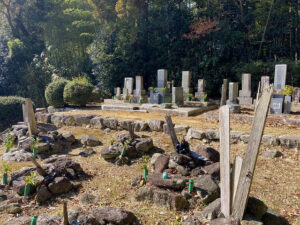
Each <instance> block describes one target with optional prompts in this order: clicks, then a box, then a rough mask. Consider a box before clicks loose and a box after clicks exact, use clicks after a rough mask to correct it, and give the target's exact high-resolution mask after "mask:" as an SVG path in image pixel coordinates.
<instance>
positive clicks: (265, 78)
mask: <svg viewBox="0 0 300 225" xmlns="http://www.w3.org/2000/svg"><path fill="white" fill-rule="evenodd" d="M266 85H270V77H269V76H262V77H261V80H260V92H261V93H262V92H263V90H264V87H265V86H266Z"/></svg>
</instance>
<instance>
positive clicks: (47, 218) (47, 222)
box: [36, 213, 62, 225]
mask: <svg viewBox="0 0 300 225" xmlns="http://www.w3.org/2000/svg"><path fill="white" fill-rule="evenodd" d="M61 222H62V216H59V215H49V214H47V213H42V214H40V215H39V216H38V218H37V223H36V225H60V224H61Z"/></svg>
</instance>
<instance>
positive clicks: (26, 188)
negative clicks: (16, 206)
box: [24, 185, 30, 196]
mask: <svg viewBox="0 0 300 225" xmlns="http://www.w3.org/2000/svg"><path fill="white" fill-rule="evenodd" d="M29 192H30V186H28V185H25V188H24V196H27V195H29Z"/></svg>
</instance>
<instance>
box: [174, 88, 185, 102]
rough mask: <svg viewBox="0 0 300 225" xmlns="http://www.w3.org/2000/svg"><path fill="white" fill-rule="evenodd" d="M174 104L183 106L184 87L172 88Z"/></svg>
mask: <svg viewBox="0 0 300 225" xmlns="http://www.w3.org/2000/svg"><path fill="white" fill-rule="evenodd" d="M172 103H173V104H176V105H177V106H183V104H184V97H183V88H182V87H173V88H172Z"/></svg>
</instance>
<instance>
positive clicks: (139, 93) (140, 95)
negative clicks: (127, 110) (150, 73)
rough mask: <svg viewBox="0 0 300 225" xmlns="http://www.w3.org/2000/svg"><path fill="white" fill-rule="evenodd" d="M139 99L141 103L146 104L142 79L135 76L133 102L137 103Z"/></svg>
mask: <svg viewBox="0 0 300 225" xmlns="http://www.w3.org/2000/svg"><path fill="white" fill-rule="evenodd" d="M140 99H142V102H146V100H147V95H146V90H145V89H144V77H142V76H136V77H135V90H134V102H136V103H138V102H139V100H140Z"/></svg>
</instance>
